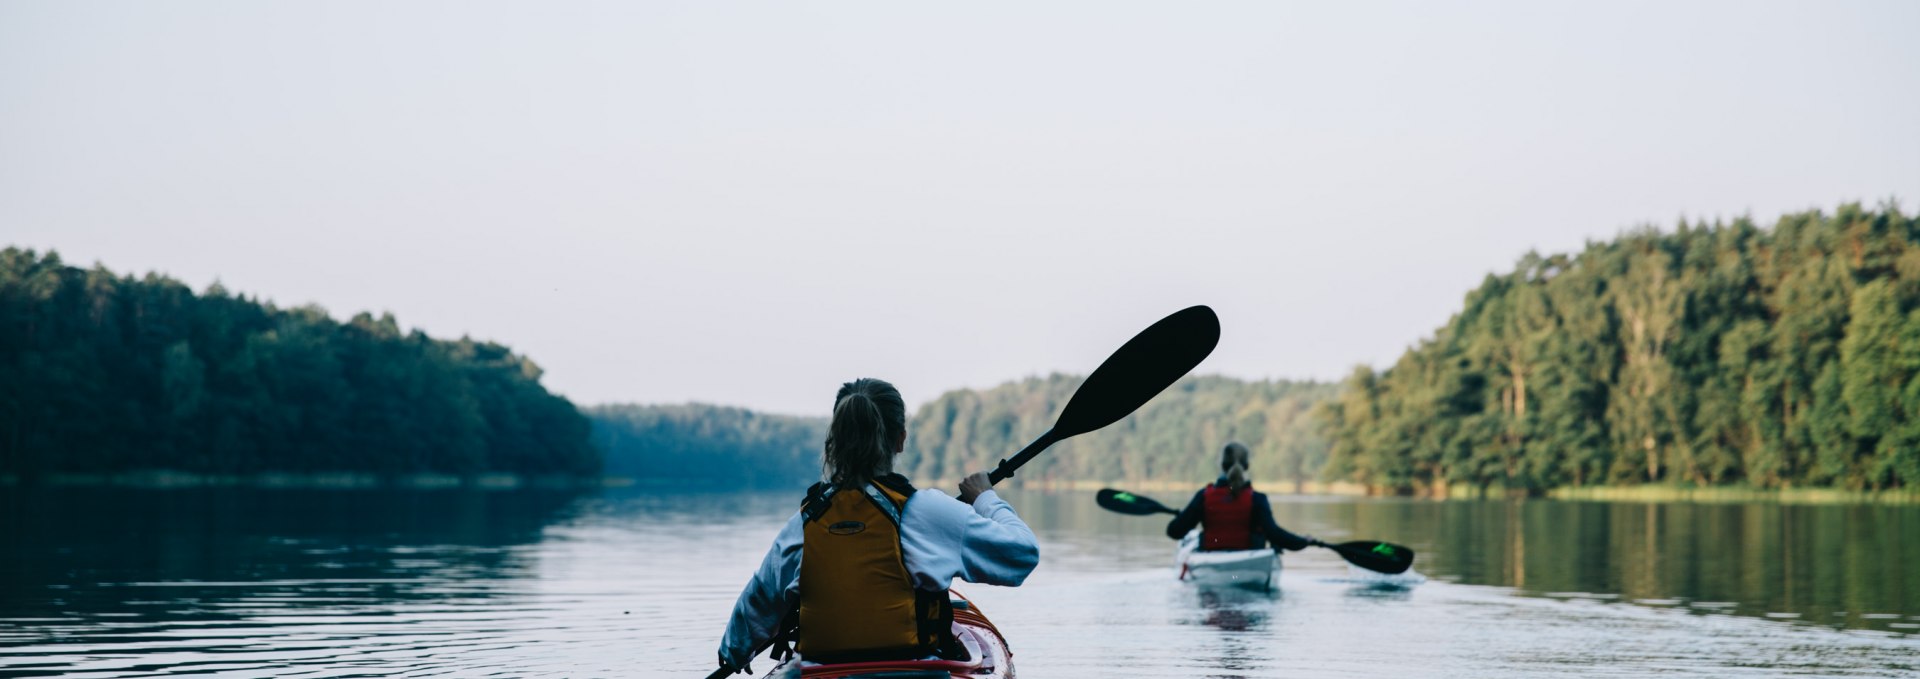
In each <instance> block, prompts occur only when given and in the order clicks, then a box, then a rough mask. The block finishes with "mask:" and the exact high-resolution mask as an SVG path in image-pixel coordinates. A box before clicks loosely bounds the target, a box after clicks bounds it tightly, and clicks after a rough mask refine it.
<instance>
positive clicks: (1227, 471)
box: [1167, 441, 1313, 552]
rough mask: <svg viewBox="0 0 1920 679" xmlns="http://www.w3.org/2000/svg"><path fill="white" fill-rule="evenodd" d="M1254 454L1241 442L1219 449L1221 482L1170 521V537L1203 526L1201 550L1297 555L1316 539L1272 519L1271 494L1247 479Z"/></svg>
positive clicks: (1196, 496) (1195, 498) (1181, 534)
mask: <svg viewBox="0 0 1920 679" xmlns="http://www.w3.org/2000/svg"><path fill="white" fill-rule="evenodd" d="M1251 459H1252V453H1251V452H1249V451H1248V450H1247V447H1246V446H1245V445H1243V444H1241V443H1239V442H1237V441H1236V442H1233V443H1228V444H1227V445H1226V447H1225V448H1224V449H1222V450H1221V451H1220V471H1221V475H1220V478H1219V479H1218V480H1216V481H1214V482H1213V484H1212V485H1209V486H1207V487H1206V488H1202V489H1200V492H1198V493H1194V494H1193V500H1192V501H1191V502H1188V503H1187V507H1186V508H1185V509H1182V510H1180V514H1179V515H1178V516H1175V517H1173V520H1172V521H1169V522H1167V537H1170V538H1173V539H1175V540H1179V539H1181V538H1184V537H1186V536H1187V532H1188V531H1191V530H1193V528H1194V527H1195V526H1199V527H1200V550H1201V551H1208V552H1210V551H1223V550H1240V549H1264V548H1266V547H1267V546H1269V545H1272V547H1273V549H1274V551H1279V550H1282V549H1286V550H1290V551H1298V550H1301V549H1306V548H1307V547H1308V546H1311V545H1312V544H1313V538H1311V537H1305V536H1300V535H1295V534H1293V533H1290V532H1288V531H1287V529H1285V528H1281V527H1280V524H1278V523H1274V521H1273V507H1272V506H1271V505H1269V504H1268V503H1267V494H1266V493H1261V492H1257V491H1255V490H1254V489H1253V482H1252V481H1251V480H1249V479H1248V478H1247V467H1248V466H1249V465H1250V464H1251Z"/></svg>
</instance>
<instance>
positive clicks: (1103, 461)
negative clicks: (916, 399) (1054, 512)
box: [899, 374, 1339, 486]
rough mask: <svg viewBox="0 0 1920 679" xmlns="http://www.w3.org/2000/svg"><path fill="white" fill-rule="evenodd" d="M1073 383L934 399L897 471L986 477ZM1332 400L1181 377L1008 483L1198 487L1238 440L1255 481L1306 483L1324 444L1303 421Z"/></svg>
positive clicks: (1298, 388)
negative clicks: (1245, 448) (1131, 411)
mask: <svg viewBox="0 0 1920 679" xmlns="http://www.w3.org/2000/svg"><path fill="white" fill-rule="evenodd" d="M1082 379H1083V378H1081V377H1077V376H1070V375H1059V374H1055V375H1050V376H1047V377H1036V378H1029V379H1025V380H1021V381H1018V382H1009V383H1006V384H1002V385H1000V386H997V387H994V388H991V389H986V390H971V389H968V390H959V391H950V392H947V393H945V394H942V395H941V396H940V397H939V398H937V399H934V400H933V402H931V403H928V404H927V405H925V406H923V407H921V408H920V410H919V411H918V412H916V413H915V414H914V416H913V418H912V420H911V421H910V422H908V427H909V428H910V429H911V430H912V431H911V436H910V438H911V441H912V443H911V445H909V446H908V448H907V454H906V455H905V458H904V459H902V460H900V462H899V466H900V467H901V468H902V469H904V470H907V471H908V472H909V475H910V476H912V477H913V478H915V479H922V478H924V479H955V478H959V477H961V476H964V475H966V474H967V473H969V472H976V471H988V470H991V469H992V468H993V465H995V464H998V463H999V461H1000V459H1001V458H1003V457H1007V456H1010V455H1012V454H1013V453H1016V452H1018V451H1019V450H1020V448H1021V447H1023V446H1025V445H1026V444H1027V443H1028V442H1030V441H1032V440H1033V438H1034V437H1036V436H1039V435H1040V434H1041V433H1042V432H1044V431H1046V430H1047V428H1048V427H1051V426H1052V425H1053V420H1054V418H1055V417H1056V416H1058V414H1059V411H1060V409H1061V408H1063V407H1065V406H1066V403H1067V399H1068V398H1070V397H1072V395H1073V392H1074V389H1075V388H1077V387H1078V386H1079V385H1080V382H1081V380H1082ZM1338 390H1339V388H1338V387H1337V386H1335V385H1332V384H1325V383H1318V382H1288V381H1243V380H1236V379H1231V378H1225V377H1189V378H1186V379H1183V380H1181V381H1180V382H1179V383H1177V384H1175V385H1174V386H1173V387H1171V388H1169V389H1168V390H1167V391H1166V392H1165V393H1162V394H1160V395H1159V396H1157V397H1155V398H1154V400H1153V401H1151V402H1149V403H1148V404H1147V405H1146V406H1144V407H1142V408H1141V409H1140V410H1139V411H1138V412H1135V413H1134V414H1132V415H1130V416H1128V417H1127V418H1126V419H1123V420H1121V421H1119V422H1116V423H1114V424H1113V425H1112V426H1109V427H1107V428H1105V429H1101V430H1099V431H1096V432H1093V433H1090V434H1085V435H1081V436H1077V437H1074V438H1071V439H1068V440H1066V441H1064V442H1061V443H1058V444H1055V445H1054V446H1053V448H1052V449H1050V452H1048V453H1046V454H1045V455H1041V456H1040V457H1037V458H1035V459H1034V460H1033V461H1032V462H1030V463H1028V464H1027V466H1025V467H1023V468H1021V470H1020V472H1019V474H1018V475H1016V476H1015V477H1014V479H1015V480H1016V481H1019V482H1034V481H1039V482H1049V483H1062V482H1072V481H1122V480H1124V481H1168V482H1183V483H1189V482H1190V483H1194V484H1196V486H1197V484H1199V483H1201V482H1205V481H1210V480H1212V479H1213V478H1214V477H1215V476H1216V475H1218V474H1219V467H1218V461H1219V451H1220V448H1221V447H1222V446H1223V445H1225V444H1226V442H1227V441H1230V440H1238V441H1240V442H1242V443H1245V444H1247V446H1248V447H1249V448H1251V449H1252V451H1253V470H1252V471H1253V477H1254V478H1255V479H1256V480H1261V481H1306V480H1313V479H1316V478H1318V477H1319V474H1320V470H1321V468H1322V467H1323V466H1325V464H1326V460H1327V452H1328V444H1327V442H1326V440H1325V439H1324V438H1322V437H1321V435H1320V434H1319V433H1318V431H1317V430H1316V428H1315V426H1314V424H1313V421H1312V419H1311V418H1310V417H1309V414H1310V411H1311V410H1312V408H1313V407H1314V406H1315V404H1318V403H1320V402H1322V401H1325V400H1328V399H1331V398H1333V397H1334V395H1335V394H1336V393H1337V392H1338Z"/></svg>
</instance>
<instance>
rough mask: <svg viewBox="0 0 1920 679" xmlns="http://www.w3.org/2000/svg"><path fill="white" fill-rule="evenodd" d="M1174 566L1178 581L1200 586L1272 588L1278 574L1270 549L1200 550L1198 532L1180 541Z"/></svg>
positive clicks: (1275, 557)
mask: <svg viewBox="0 0 1920 679" xmlns="http://www.w3.org/2000/svg"><path fill="white" fill-rule="evenodd" d="M1174 565H1175V566H1177V567H1178V568H1179V569H1180V571H1179V572H1180V576H1179V577H1180V579H1181V580H1185V581H1189V582H1196V583H1200V584H1212V585H1233V586H1238V587H1249V588H1253V589H1272V588H1273V578H1274V575H1276V574H1277V573H1278V572H1279V571H1280V557H1279V555H1277V554H1275V553H1274V552H1273V550H1271V549H1240V550H1233V551H1217V552H1207V551H1201V549H1200V531H1197V530H1196V531H1193V532H1191V533H1188V534H1187V536H1186V537H1184V538H1181V539H1180V546H1179V548H1178V549H1177V550H1176V551H1175V555H1174Z"/></svg>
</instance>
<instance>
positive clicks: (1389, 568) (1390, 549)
mask: <svg viewBox="0 0 1920 679" xmlns="http://www.w3.org/2000/svg"><path fill="white" fill-rule="evenodd" d="M1327 548H1328V549H1331V550H1333V551H1335V552H1339V553H1340V558H1342V559H1346V560H1347V563H1350V564H1353V565H1355V566H1359V567H1361V568H1365V569H1367V570H1370V571H1377V572H1380V573H1386V574H1388V575H1399V574H1401V573H1405V572H1407V569H1408V568H1412V567H1413V550H1411V549H1407V548H1406V547H1402V546H1400V545H1396V544H1393V543H1389V542H1378V541H1375V540H1355V541H1353V542H1342V543H1340V544H1337V545H1327Z"/></svg>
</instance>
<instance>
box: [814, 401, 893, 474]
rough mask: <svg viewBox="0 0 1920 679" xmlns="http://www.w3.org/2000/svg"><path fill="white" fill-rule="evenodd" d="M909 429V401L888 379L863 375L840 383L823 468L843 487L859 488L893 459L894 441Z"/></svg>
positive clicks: (825, 472)
mask: <svg viewBox="0 0 1920 679" xmlns="http://www.w3.org/2000/svg"><path fill="white" fill-rule="evenodd" d="M906 429H907V405H906V401H905V400H903V399H901V398H900V391H899V390H897V389H894V388H893V385H891V384H887V383H886V382H885V381H882V380H876V379H872V378H861V379H858V380H854V381H852V382H848V383H846V384H843V385H841V386H840V393H839V395H837V396H836V397H835V400H834V404H833V423H832V424H830V425H828V427H827V442H826V450H825V453H826V454H825V456H824V459H823V460H822V461H821V467H822V472H823V473H824V475H825V476H826V477H827V481H828V482H829V483H832V484H833V485H834V486H836V487H839V488H859V487H862V486H865V485H867V483H868V482H870V481H872V480H873V476H874V473H875V472H877V471H879V470H880V469H882V468H883V467H885V466H887V463H888V462H890V461H891V460H892V459H893V453H894V451H893V449H892V445H891V444H892V442H893V441H894V440H896V439H898V438H900V437H901V436H902V435H903V434H904V433H905V432H906Z"/></svg>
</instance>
